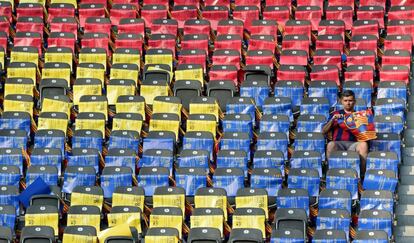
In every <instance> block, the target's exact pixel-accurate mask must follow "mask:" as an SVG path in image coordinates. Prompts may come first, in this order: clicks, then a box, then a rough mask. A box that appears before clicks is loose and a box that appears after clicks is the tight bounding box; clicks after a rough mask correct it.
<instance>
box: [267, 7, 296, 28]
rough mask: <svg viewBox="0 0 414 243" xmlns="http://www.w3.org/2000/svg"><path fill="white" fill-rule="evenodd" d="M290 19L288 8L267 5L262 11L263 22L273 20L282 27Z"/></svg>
mask: <svg viewBox="0 0 414 243" xmlns="http://www.w3.org/2000/svg"><path fill="white" fill-rule="evenodd" d="M289 18H290V7H288V6H272V5H268V6H266V8H265V9H264V10H263V19H264V20H275V21H277V23H278V25H280V26H282V27H284V26H285V24H286V22H287V21H288V20H289Z"/></svg>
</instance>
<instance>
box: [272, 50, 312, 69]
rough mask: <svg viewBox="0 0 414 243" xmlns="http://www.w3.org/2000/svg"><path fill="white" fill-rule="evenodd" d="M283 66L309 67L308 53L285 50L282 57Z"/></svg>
mask: <svg viewBox="0 0 414 243" xmlns="http://www.w3.org/2000/svg"><path fill="white" fill-rule="evenodd" d="M279 63H280V64H281V65H284V64H285V65H300V66H307V65H308V53H307V52H306V51H303V50H283V51H282V53H281V55H280V61H279Z"/></svg>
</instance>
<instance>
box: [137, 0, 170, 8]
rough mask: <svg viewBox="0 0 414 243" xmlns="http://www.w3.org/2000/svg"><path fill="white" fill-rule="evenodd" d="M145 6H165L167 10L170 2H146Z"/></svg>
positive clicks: (159, 0)
mask: <svg viewBox="0 0 414 243" xmlns="http://www.w3.org/2000/svg"><path fill="white" fill-rule="evenodd" d="M143 3H144V6H145V5H162V6H165V7H166V8H168V4H169V2H168V0H144V1H143Z"/></svg>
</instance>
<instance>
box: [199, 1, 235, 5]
mask: <svg viewBox="0 0 414 243" xmlns="http://www.w3.org/2000/svg"><path fill="white" fill-rule="evenodd" d="M203 2H204V5H205V6H218V5H220V6H230V0H204V1H203Z"/></svg>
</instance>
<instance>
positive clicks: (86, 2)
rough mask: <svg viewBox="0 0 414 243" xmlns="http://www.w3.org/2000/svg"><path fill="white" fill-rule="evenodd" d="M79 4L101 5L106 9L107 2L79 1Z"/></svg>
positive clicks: (96, 0)
mask: <svg viewBox="0 0 414 243" xmlns="http://www.w3.org/2000/svg"><path fill="white" fill-rule="evenodd" d="M80 3H81V4H102V5H104V7H105V8H107V7H108V2H107V1H106V0H80Z"/></svg>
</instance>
